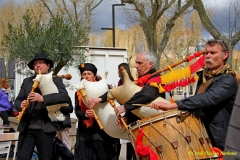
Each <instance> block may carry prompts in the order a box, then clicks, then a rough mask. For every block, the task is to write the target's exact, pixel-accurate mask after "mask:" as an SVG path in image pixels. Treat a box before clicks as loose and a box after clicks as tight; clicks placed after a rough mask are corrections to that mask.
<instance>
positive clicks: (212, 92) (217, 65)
mask: <svg viewBox="0 0 240 160" xmlns="http://www.w3.org/2000/svg"><path fill="white" fill-rule="evenodd" d="M229 54H230V53H229V47H228V45H227V43H226V42H224V41H223V40H215V39H213V40H209V41H208V42H207V43H206V47H205V53H204V57H205V66H204V69H203V70H202V71H200V72H198V76H199V79H198V83H197V88H196V94H195V95H194V96H192V97H188V98H186V99H183V100H180V101H176V103H170V104H167V103H164V102H159V101H158V102H154V103H153V104H152V106H151V107H152V108H155V109H161V110H170V109H174V108H178V109H180V110H188V111H191V112H193V113H194V114H196V115H198V116H200V118H201V119H202V121H203V123H204V126H205V128H206V130H207V133H208V136H209V138H210V139H211V142H212V145H213V147H217V148H219V149H221V150H222V151H223V150H224V144H225V139H226V135H227V129H228V124H229V120H230V116H231V112H232V108H233V105H234V101H235V98H236V94H237V90H238V82H237V79H236V77H235V76H236V74H235V72H234V71H233V70H232V69H231V68H230V65H229V64H228V63H227V59H228V57H229Z"/></svg>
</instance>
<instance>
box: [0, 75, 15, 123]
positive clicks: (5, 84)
mask: <svg viewBox="0 0 240 160" xmlns="http://www.w3.org/2000/svg"><path fill="white" fill-rule="evenodd" d="M13 101H14V94H13V92H12V90H11V89H10V87H9V80H8V79H5V78H1V79H0V117H1V118H2V120H3V126H9V120H8V117H9V113H11V111H12V108H13Z"/></svg>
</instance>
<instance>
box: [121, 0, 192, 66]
mask: <svg viewBox="0 0 240 160" xmlns="http://www.w3.org/2000/svg"><path fill="white" fill-rule="evenodd" d="M121 2H122V3H128V4H130V6H132V10H131V14H128V15H129V16H130V17H131V18H134V19H136V18H137V20H138V21H139V23H140V26H141V27H142V30H143V32H144V34H145V37H146V41H147V44H148V48H149V50H150V51H151V52H153V53H154V54H155V55H156V57H157V66H156V68H159V65H160V58H161V55H162V52H163V51H164V49H165V47H166V45H167V43H168V40H169V37H170V33H171V30H172V28H173V27H174V25H175V24H174V22H175V20H176V19H177V18H178V17H179V16H180V15H182V14H184V13H185V12H186V11H187V9H188V8H189V7H190V6H191V5H192V0H185V1H182V0H170V1H163V0H142V1H139V0H121ZM133 12H135V13H136V14H134V13H133ZM161 18H167V19H166V20H167V21H166V23H165V27H164V30H162V36H161V39H158V38H159V37H158V36H157V22H158V21H159V20H160V19H161Z"/></svg>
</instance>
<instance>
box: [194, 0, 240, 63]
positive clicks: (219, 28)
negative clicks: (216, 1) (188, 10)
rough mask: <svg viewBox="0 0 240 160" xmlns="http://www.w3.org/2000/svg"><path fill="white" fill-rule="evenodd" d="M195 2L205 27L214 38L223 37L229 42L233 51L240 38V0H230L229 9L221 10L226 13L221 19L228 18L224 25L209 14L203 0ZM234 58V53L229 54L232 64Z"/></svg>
mask: <svg viewBox="0 0 240 160" xmlns="http://www.w3.org/2000/svg"><path fill="white" fill-rule="evenodd" d="M193 2H194V8H195V9H196V10H197V11H198V14H199V16H200V19H201V21H202V24H203V25H204V27H205V28H206V29H207V30H208V32H209V33H210V34H211V35H212V36H213V38H215V39H222V40H225V41H226V42H228V44H229V50H230V51H229V52H230V53H232V51H233V48H234V46H235V45H236V44H237V43H238V42H239V40H240V23H239V21H240V6H239V3H240V2H239V1H237V0H236V1H233V0H229V1H228V4H227V5H229V8H228V10H225V11H224V10H222V11H221V12H224V14H225V15H226V17H224V18H221V21H223V20H226V22H225V23H224V25H219V24H218V23H216V22H215V21H214V20H213V19H212V18H211V14H208V12H207V10H206V9H205V7H204V5H203V2H202V0H193ZM221 3H222V2H221ZM217 16H219V15H217ZM232 59H233V55H232V54H229V58H228V62H229V63H230V64H232Z"/></svg>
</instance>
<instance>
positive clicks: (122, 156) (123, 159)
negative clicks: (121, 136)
mask: <svg viewBox="0 0 240 160" xmlns="http://www.w3.org/2000/svg"><path fill="white" fill-rule="evenodd" d="M5 159H6V158H0V160H5ZM9 160H12V157H9ZM15 160H16V159H15ZM119 160H126V144H122V146H121V152H120V157H119Z"/></svg>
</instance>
